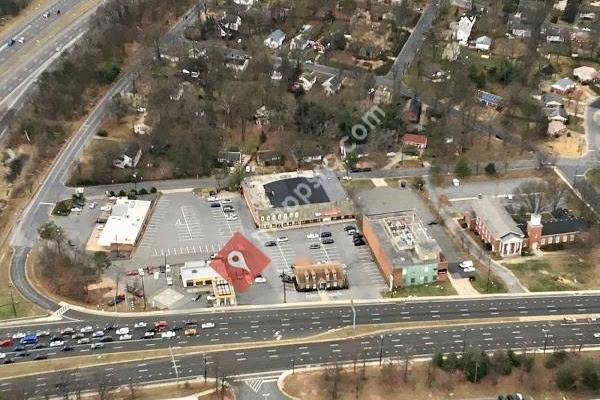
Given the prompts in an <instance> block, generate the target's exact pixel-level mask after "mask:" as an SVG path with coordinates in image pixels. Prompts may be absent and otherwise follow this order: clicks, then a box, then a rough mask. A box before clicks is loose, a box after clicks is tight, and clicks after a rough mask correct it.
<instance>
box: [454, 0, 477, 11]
mask: <svg viewBox="0 0 600 400" xmlns="http://www.w3.org/2000/svg"><path fill="white" fill-rule="evenodd" d="M450 4H452V5H453V6H456V7H459V8H464V9H467V10H470V9H472V8H473V0H452V1H451V2H450Z"/></svg>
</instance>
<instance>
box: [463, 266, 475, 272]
mask: <svg viewBox="0 0 600 400" xmlns="http://www.w3.org/2000/svg"><path fill="white" fill-rule="evenodd" d="M463 271H465V272H475V268H473V267H465V268H463Z"/></svg>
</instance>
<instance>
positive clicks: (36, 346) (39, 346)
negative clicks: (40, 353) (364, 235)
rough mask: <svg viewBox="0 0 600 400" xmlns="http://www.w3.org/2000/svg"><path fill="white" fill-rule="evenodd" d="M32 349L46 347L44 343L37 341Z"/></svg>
mask: <svg viewBox="0 0 600 400" xmlns="http://www.w3.org/2000/svg"><path fill="white" fill-rule="evenodd" d="M33 348H34V349H44V348H46V345H45V344H44V343H38V344H36V345H35V346H33Z"/></svg>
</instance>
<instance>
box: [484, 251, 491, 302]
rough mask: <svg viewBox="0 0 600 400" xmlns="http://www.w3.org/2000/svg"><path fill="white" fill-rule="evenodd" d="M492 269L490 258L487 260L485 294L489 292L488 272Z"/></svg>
mask: <svg viewBox="0 0 600 400" xmlns="http://www.w3.org/2000/svg"><path fill="white" fill-rule="evenodd" d="M491 269H492V257H491V256H490V257H489V258H488V270H487V282H486V284H485V292H486V293H489V292H490V271H491Z"/></svg>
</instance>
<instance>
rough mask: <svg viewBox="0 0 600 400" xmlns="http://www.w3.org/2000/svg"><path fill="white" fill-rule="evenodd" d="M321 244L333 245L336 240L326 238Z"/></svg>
mask: <svg viewBox="0 0 600 400" xmlns="http://www.w3.org/2000/svg"><path fill="white" fill-rule="evenodd" d="M321 243H323V244H333V243H335V240H333V239H332V238H325V239H323V240H321Z"/></svg>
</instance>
